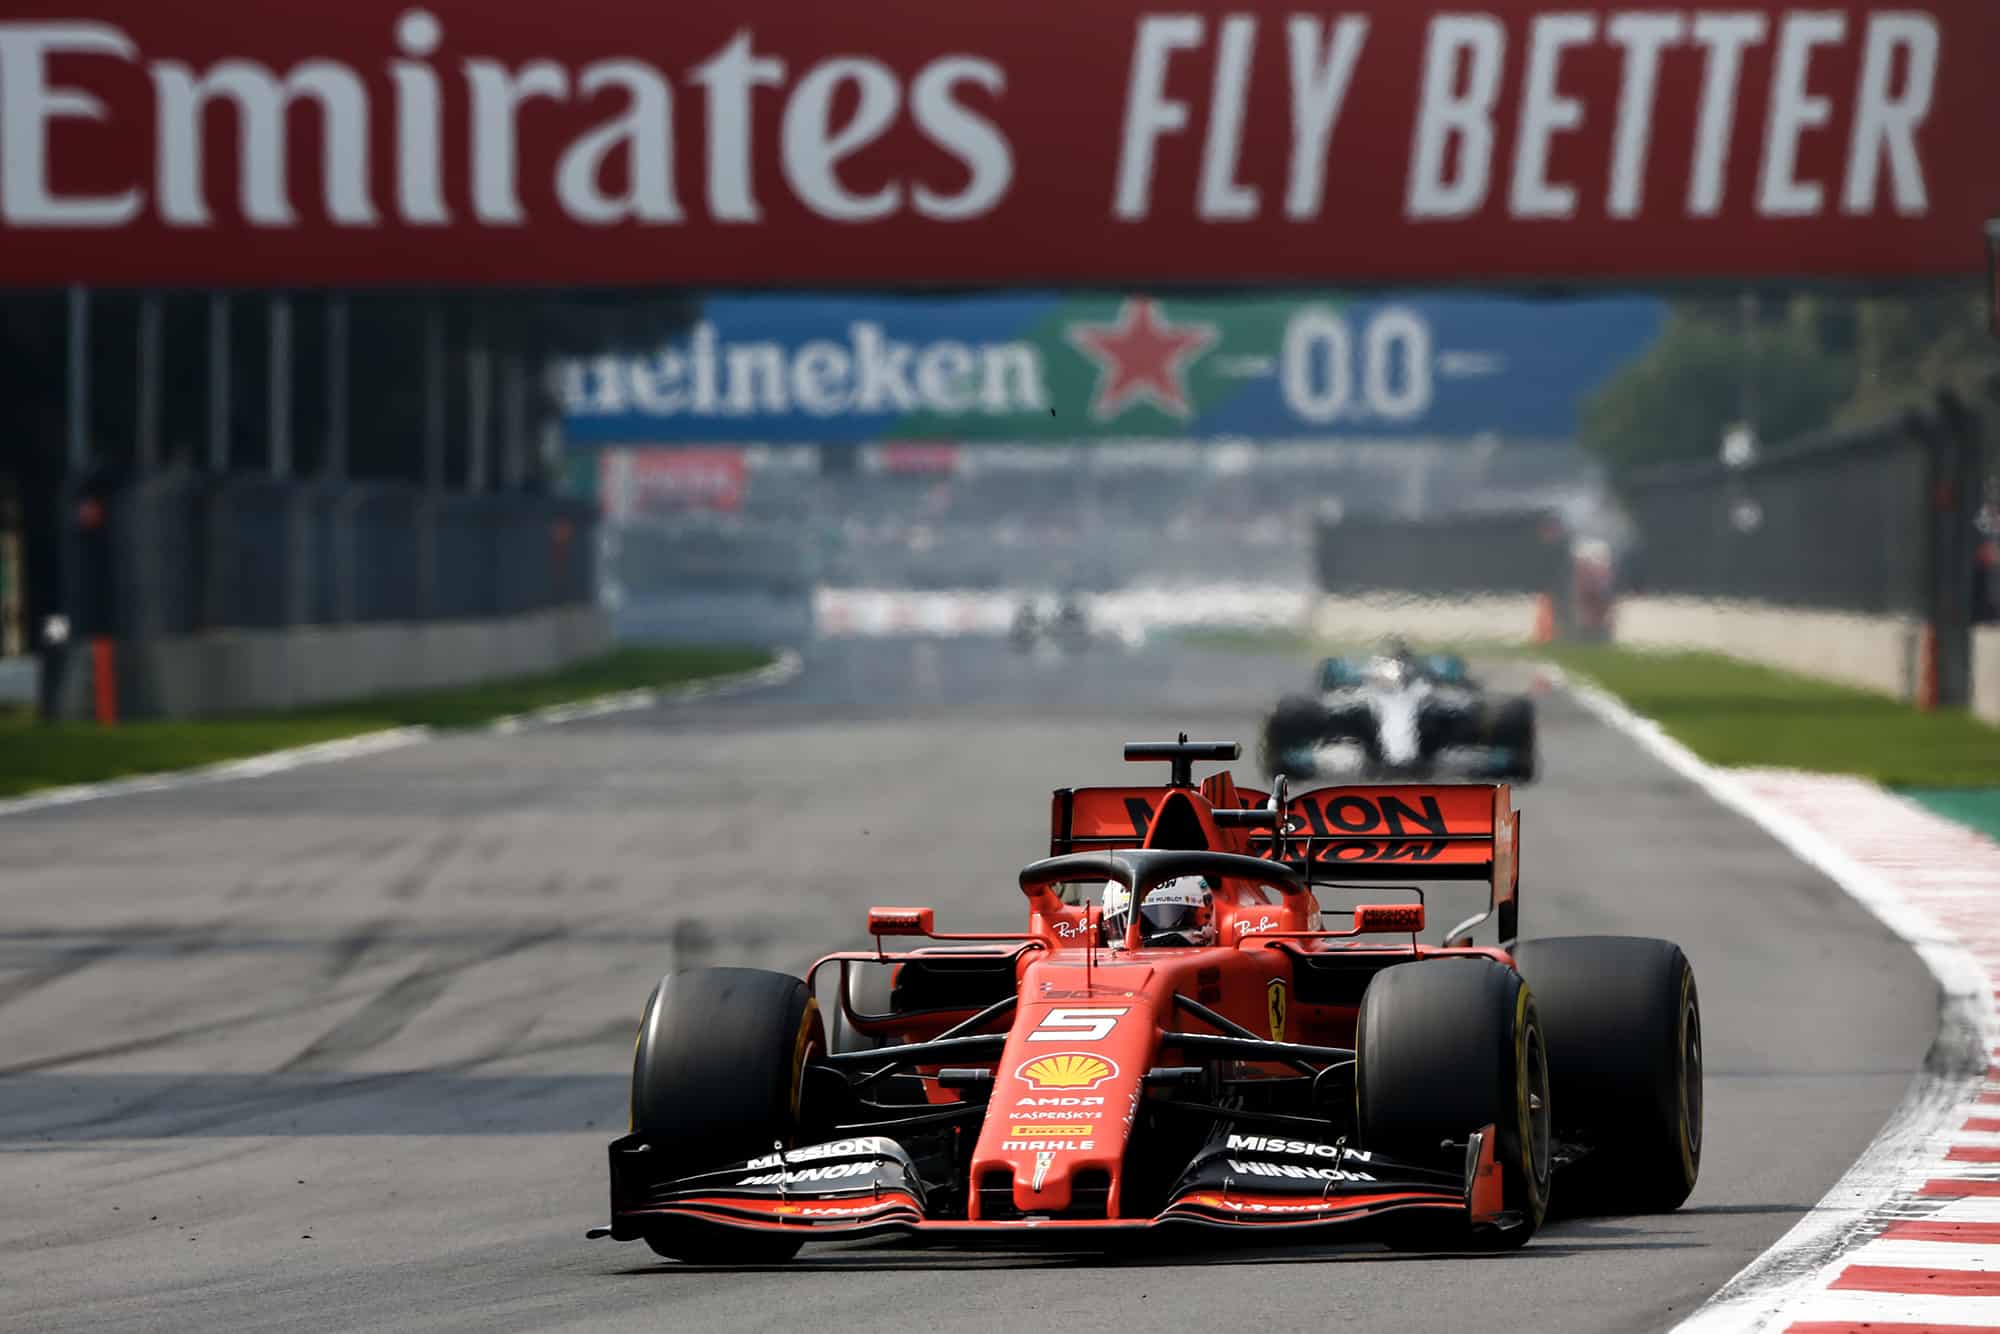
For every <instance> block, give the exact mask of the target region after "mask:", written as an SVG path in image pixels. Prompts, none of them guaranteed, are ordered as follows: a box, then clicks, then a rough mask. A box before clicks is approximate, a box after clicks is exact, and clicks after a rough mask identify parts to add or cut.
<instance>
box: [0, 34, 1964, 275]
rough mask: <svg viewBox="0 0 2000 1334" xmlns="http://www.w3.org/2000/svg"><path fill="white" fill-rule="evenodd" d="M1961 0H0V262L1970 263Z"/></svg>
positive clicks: (1746, 270)
mask: <svg viewBox="0 0 2000 1334" xmlns="http://www.w3.org/2000/svg"><path fill="white" fill-rule="evenodd" d="M1996 70H2000V12H1996V9H1995V5H1994V0H1906V2H1905V3H1897V4H1892V5H1877V4H1868V3H1857V2H1855V0H1845V2H1841V0H1825V2H1823V3H1815V4H1813V5H1811V6H1809V7H1795V6H1792V5H1781V4H1777V3H1771V2H1769V0H1727V2H1726V3H1715V4H1683V5H1675V6H1659V5H1647V6H1638V5H1610V6H1604V7H1595V6H1593V7H1579V6H1575V5H1568V4H1557V3H1547V4H1544V3H1533V2H1531V0H1505V3H1492V4H1485V5H1475V6H1471V7H1466V6H1459V5H1453V6H1449V7H1443V8H1439V7H1432V6H1427V5H1421V4H1414V3H1409V2H1408V0H1361V2H1360V3H1352V4H1346V5H1342V6H1339V7H1327V6H1309V5H1303V4H1297V3H1288V2H1287V0H1233V2H1232V3H1231V4H1229V5H1227V6H1204V7H1200V12H1196V9H1195V7H1191V6H1162V5H1158V4H1153V3H1148V2H1147V0H1090V3H1087V4H1077V3H1075V2H1074V0H1007V3H1004V4H967V3H960V4H941V3H936V0H925V2H924V3H917V0H847V2H846V3H841V4H829V3H823V2H822V0H731V3H728V4H698V3H686V2H683V3H676V4H664V3H652V4H641V3H637V2H636V0H562V3H561V4H556V5H550V4H542V3H535V4H529V3H524V2H523V0H429V3H423V4H411V3H405V2H402V0H342V3H339V4H324V5H310V6H308V5H300V4H278V3H271V2H270V0H256V2H254V3H253V0H198V2H197V0H9V3H8V4H7V5H6V7H5V17H4V20H0V283H5V284H12V285H38V286H39V285H47V284H52V283H68V282H82V283H100V284H149V285H180V286H198V285H228V284H243V285H280V286H312V285H359V284H425V285H449V284H496V283H497V284H515V285H526V284H535V285H540V284H568V285H597V286H614V287H616V286H632V285H647V284H666V285H680V286H686V287H697V288H730V289H734V288H742V287H792V288H797V287H829V286H832V287H843V288H847V287H852V288H883V287H895V286H902V285H951V286H957V287H967V286H980V287H995V286H1019V287H1036V286H1042V287H1048V286H1062V287H1070V286H1085V287H1087V286H1093V285H1094V286H1099V287H1128V286H1153V285H1160V284H1172V283H1183V282H1192V283H1203V284H1243V283H1258V284H1262V283H1286V284H1310V283H1331V284H1339V285H1355V284H1367V285H1379V286H1385V287H1386V286H1392V285H1397V284H1403V285H1407V284H1411V283H1424V284H1431V283H1452V282H1461V281H1466V280H1474V281H1487V282H1495V281H1511V282H1519V283H1536V284H1539V283H1545V282H1570V281H1596V282H1612V283H1631V282H1639V283H1645V282H1650V281H1654V280H1660V279H1690V278H1692V279H1714V278H1723V279H1727V278H1732V277H1745V276H1786V275H1794V276H1801V277H1812V278H1859V279H1897V278H1910V277H1965V278H1970V277H1972V276H1974V275H1976V274H1978V273H1979V272H1980V269H1981V266H1982V263H1983V259H1982V255H1981V240H1980V224H1981V223H1982V222H1983V221H1984V220H1985V219H1986V218H1987V217H1989V216H1992V215H1994V214H1996V213H2000V168H1996V160H1995V156H1994V153H1993V142H1992V140H1993V131H1994V123H1995V122H1994V117H1993V108H1994V105H1995V102H1994V93H1993V87H1992V84H1993V79H1994V72H1995V71H1996Z"/></svg>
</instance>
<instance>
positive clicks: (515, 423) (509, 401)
mask: <svg viewBox="0 0 2000 1334" xmlns="http://www.w3.org/2000/svg"><path fill="white" fill-rule="evenodd" d="M500 373H501V390H500V393H501V405H500V413H501V416H500V484H501V486H502V487H504V488H505V489H506V490H509V491H519V490H520V489H521V482H522V479H523V478H524V477H525V476H526V474H527V471H528V365H527V358H526V357H525V356H523V355H522V354H521V353H520V352H519V351H518V350H516V351H510V352H508V353H507V355H506V357H505V359H504V360H503V361H502V362H501V372H500Z"/></svg>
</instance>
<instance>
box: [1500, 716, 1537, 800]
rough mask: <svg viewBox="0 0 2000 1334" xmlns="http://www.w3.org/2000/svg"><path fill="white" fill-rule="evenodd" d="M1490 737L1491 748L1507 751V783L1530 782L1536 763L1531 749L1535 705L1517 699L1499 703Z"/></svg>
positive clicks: (1535, 755) (1533, 776)
mask: <svg viewBox="0 0 2000 1334" xmlns="http://www.w3.org/2000/svg"><path fill="white" fill-rule="evenodd" d="M1492 736H1493V744H1494V745H1496V746H1504V747H1506V748H1507V751H1508V755H1509V758H1508V763H1507V772H1506V777H1507V778H1508V779H1509V781H1511V782H1516V783H1532V782H1534V781H1535V771H1536V769H1537V767H1538V764H1539V759H1540V756H1539V753H1538V752H1537V750H1536V748H1535V701H1533V700H1532V699H1520V698H1517V699H1510V700H1507V701H1505V702H1503V703H1502V704H1501V705H1500V709H1499V712H1498V713H1497V714H1496V715H1495V716H1494V719H1493V733H1492Z"/></svg>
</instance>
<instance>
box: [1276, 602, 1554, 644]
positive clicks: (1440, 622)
mask: <svg viewBox="0 0 2000 1334" xmlns="http://www.w3.org/2000/svg"><path fill="white" fill-rule="evenodd" d="M1540 602H1541V598H1540V597H1539V596H1537V595H1536V594H1533V593H1518V594H1514V593H1495V594H1483V595H1475V596H1469V597H1449V598H1445V597H1419V596H1417V595H1415V594H1410V593H1370V594H1364V595H1361V596H1340V597H1335V596H1327V597H1323V598H1321V599H1320V600H1319V605H1318V606H1317V607H1316V608H1314V610H1313V617H1312V632H1313V635H1314V636H1315V637H1316V638H1319V639H1325V640H1331V641H1335V642H1353V641H1358V640H1370V639H1380V638H1382V637H1383V636H1384V635H1406V636H1408V637H1410V638H1412V639H1421V640H1422V641H1424V642H1425V643H1427V644H1428V643H1436V642H1439V641H1441V640H1447V641H1448V640H1455V639H1460V640H1482V639H1483V640H1488V641H1493V640H1504V641H1516V642H1526V641H1528V640H1531V639H1532V638H1533V637H1534V634H1535V614H1536V610H1537V608H1538V606H1539V605H1540Z"/></svg>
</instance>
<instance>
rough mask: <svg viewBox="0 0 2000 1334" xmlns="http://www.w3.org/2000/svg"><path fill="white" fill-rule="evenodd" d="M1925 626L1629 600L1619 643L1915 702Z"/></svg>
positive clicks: (1796, 610) (1720, 602)
mask: <svg viewBox="0 0 2000 1334" xmlns="http://www.w3.org/2000/svg"><path fill="white" fill-rule="evenodd" d="M1922 624H1923V623H1922V622H1921V621H1919V620H1918V619H1917V618H1915V617H1912V616H1864V615H1859V614H1856V613H1853V612H1833V611H1815V610H1811V609H1808V608H1804V607H1778V606H1771V605H1768V604H1765V603H1758V602H1744V601H1732V600H1729V599H1723V598H1672V597H1626V598H1620V599H1619V600H1618V607H1617V612H1616V621H1615V628H1614V630H1613V635H1612V637H1613V639H1614V641H1615V642H1617V643H1619V644H1624V645H1629V646H1630V647H1633V648H1648V649H1705V650H1707V651H1710V652H1714V653H1726V654H1728V655H1730V656H1731V657H1736V658H1745V659H1748V660H1749V661H1751V662H1761V663H1763V664H1765V665H1766V666H1770V667H1777V668H1780V669H1782V670H1784V671H1788V672H1797V673H1798V674H1799V675H1801V676H1815V677H1819V678H1821V679H1823V680H1828V681H1839V682H1841V683H1843V684H1845V685H1852V686H1858V687H1860V688H1861V689H1863V690H1874V691H1879V692H1881V693H1882V694H1885V695H1894V696H1896V697H1897V698H1899V699H1914V698H1915V696H1916V688H1915V687H1916V671H1917V643H1918V638H1919V634H1920V631H1921V629H1922ZM1996 652H2000V649H1996Z"/></svg>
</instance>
